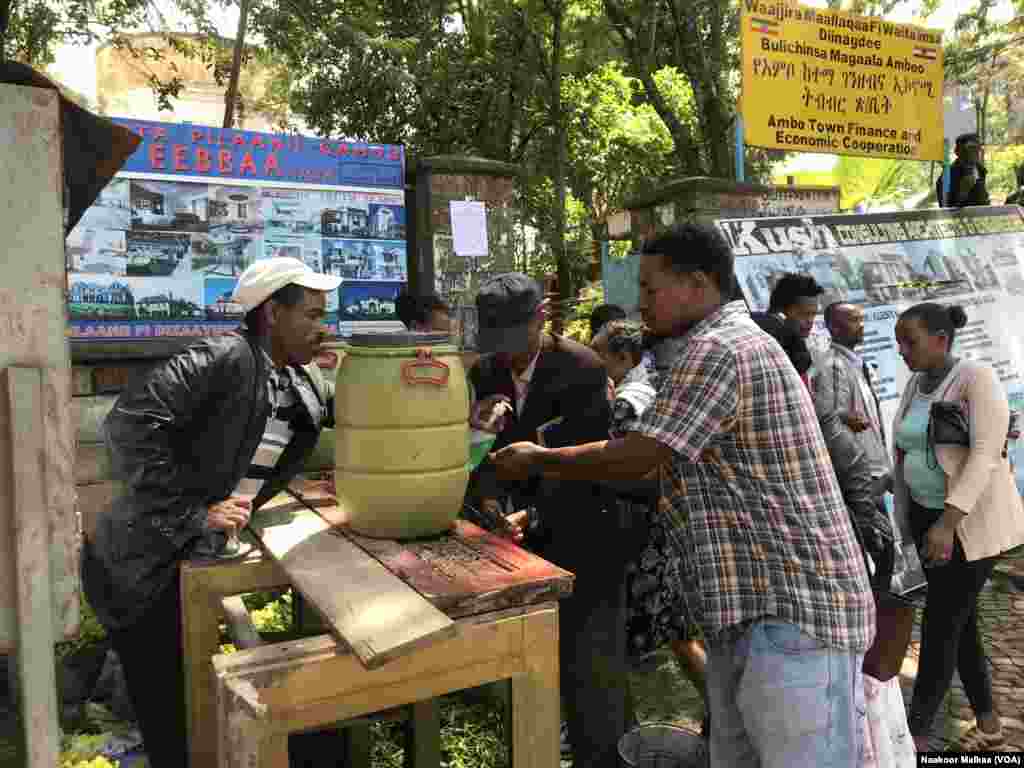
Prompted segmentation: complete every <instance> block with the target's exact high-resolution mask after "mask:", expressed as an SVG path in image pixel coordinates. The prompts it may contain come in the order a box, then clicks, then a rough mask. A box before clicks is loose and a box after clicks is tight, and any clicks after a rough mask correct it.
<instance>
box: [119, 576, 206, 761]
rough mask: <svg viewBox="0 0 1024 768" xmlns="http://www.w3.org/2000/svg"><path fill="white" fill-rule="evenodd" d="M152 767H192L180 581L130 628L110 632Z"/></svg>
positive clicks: (167, 590)
mask: <svg viewBox="0 0 1024 768" xmlns="http://www.w3.org/2000/svg"><path fill="white" fill-rule="evenodd" d="M110 639H111V642H112V643H113V646H114V650H115V651H116V652H117V655H118V657H119V658H120V659H121V666H122V668H123V669H124V677H125V683H126V684H127V686H128V696H129V698H130V699H131V702H132V707H133V708H134V709H135V717H136V719H137V720H138V722H139V730H141V731H142V738H143V740H144V741H145V749H146V755H147V757H148V758H149V764H150V766H152V768H184V766H187V765H188V751H187V745H188V742H187V739H186V733H187V730H186V725H185V665H184V654H183V653H182V648H181V598H180V596H179V590H178V583H177V580H175V582H174V586H173V587H172V588H169V589H166V590H164V593H163V594H162V595H161V596H160V597H159V598H157V600H156V601H155V602H154V603H153V604H152V605H151V606H150V607H149V609H148V610H147V611H146V612H145V613H144V614H143V615H142V618H140V619H139V621H137V622H135V623H134V624H132V625H131V626H130V627H127V628H124V629H119V630H115V631H112V632H110Z"/></svg>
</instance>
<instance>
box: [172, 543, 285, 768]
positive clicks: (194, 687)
mask: <svg viewBox="0 0 1024 768" xmlns="http://www.w3.org/2000/svg"><path fill="white" fill-rule="evenodd" d="M287 583H288V577H287V575H285V574H284V573H283V572H282V571H281V569H280V568H279V567H278V565H277V563H275V562H274V561H273V560H271V559H270V558H269V557H266V556H264V555H263V553H262V552H260V551H259V550H258V549H257V550H255V551H254V552H253V553H252V554H251V555H249V556H248V557H245V558H243V559H241V560H222V561H217V560H212V561H204V562H189V561H186V562H184V563H182V565H181V594H182V601H181V615H182V619H181V620H182V647H183V653H184V657H185V680H184V685H185V707H186V711H187V712H188V734H189V765H190V766H191V768H212V766H214V765H215V764H216V759H217V758H216V756H217V716H216V712H217V709H216V707H217V698H216V696H217V691H216V688H215V687H214V680H213V673H212V669H211V667H210V657H212V656H213V655H214V654H216V653H219V652H220V646H219V641H220V638H219V630H218V623H219V619H220V599H221V598H222V597H224V596H225V595H237V594H240V593H243V592H256V591H259V590H266V589H273V588H275V587H279V586H283V585H287Z"/></svg>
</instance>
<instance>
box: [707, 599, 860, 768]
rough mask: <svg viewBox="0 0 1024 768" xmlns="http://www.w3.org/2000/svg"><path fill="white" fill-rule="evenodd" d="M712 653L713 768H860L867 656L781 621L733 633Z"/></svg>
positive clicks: (709, 683) (709, 679) (710, 645)
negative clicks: (830, 644) (835, 646)
mask: <svg viewBox="0 0 1024 768" xmlns="http://www.w3.org/2000/svg"><path fill="white" fill-rule="evenodd" d="M707 654H708V664H707V691H708V693H707V697H708V707H709V710H710V713H711V745H710V746H711V765H712V766H714V767H715V768H717V767H718V766H721V768H726V767H728V768H747V767H748V766H749V768H794V766H804V765H806V766H815V768H857V766H859V765H860V762H861V759H860V758H861V749H862V743H863V741H862V738H863V728H864V710H865V703H864V685H863V681H862V678H861V664H862V663H863V661H864V656H863V654H859V653H851V652H849V651H837V650H832V649H830V648H827V647H825V645H824V644H823V643H822V642H820V641H819V640H816V639H814V638H813V637H811V636H810V635H807V634H805V633H803V632H801V631H800V629H799V627H797V626H796V625H794V624H790V623H789V622H785V621H780V620H777V619H761V620H758V621H753V622H751V623H749V624H744V625H741V626H740V627H736V628H734V629H730V630H727V631H725V632H723V633H722V634H721V635H720V636H719V637H717V638H715V640H714V641H713V642H710V643H708V646H707Z"/></svg>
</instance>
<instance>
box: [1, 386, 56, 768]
mask: <svg viewBox="0 0 1024 768" xmlns="http://www.w3.org/2000/svg"><path fill="white" fill-rule="evenodd" d="M0 373H2V374H4V377H5V379H6V384H5V386H4V390H5V394H6V403H5V405H6V406H7V408H8V412H9V413H10V429H9V431H8V433H7V434H6V435H2V436H0V439H8V440H9V441H10V444H11V445H12V446H17V451H15V452H13V459H14V460H13V462H12V463H11V467H10V470H11V472H10V478H11V484H10V499H11V507H12V509H13V510H14V529H13V538H14V567H15V571H14V572H15V574H16V577H15V581H16V582H17V592H16V616H17V621H18V624H17V628H18V640H17V668H18V677H19V685H18V694H19V696H18V698H19V700H20V704H21V706H20V710H21V713H22V722H23V724H24V728H25V748H26V749H25V752H26V756H27V758H28V760H27V764H28V765H29V766H32V768H37V767H38V768H42V767H43V766H53V765H56V764H57V756H58V745H57V679H56V669H55V666H54V657H53V644H54V641H55V640H56V637H55V635H54V625H53V595H52V593H51V583H50V521H49V515H47V513H46V511H47V510H46V501H47V499H46V489H45V482H46V474H45V473H46V464H47V461H46V446H45V437H44V434H43V424H42V421H43V417H42V415H43V409H44V401H43V391H42V390H43V378H42V375H41V371H40V370H39V369H36V368H18V367H10V368H7V369H6V370H5V371H2V372H0Z"/></svg>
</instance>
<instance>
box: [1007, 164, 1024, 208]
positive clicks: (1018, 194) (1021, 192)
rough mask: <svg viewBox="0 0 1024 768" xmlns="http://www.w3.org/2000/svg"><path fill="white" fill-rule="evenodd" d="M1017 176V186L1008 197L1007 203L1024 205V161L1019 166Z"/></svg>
mask: <svg viewBox="0 0 1024 768" xmlns="http://www.w3.org/2000/svg"><path fill="white" fill-rule="evenodd" d="M1016 177H1017V188H1016V189H1015V190H1013V193H1012V194H1011V195H1010V196H1009V197H1008V198H1006V204H1007V205H1021V206H1024V163H1021V164H1020V165H1018V166H1017V172H1016Z"/></svg>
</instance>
